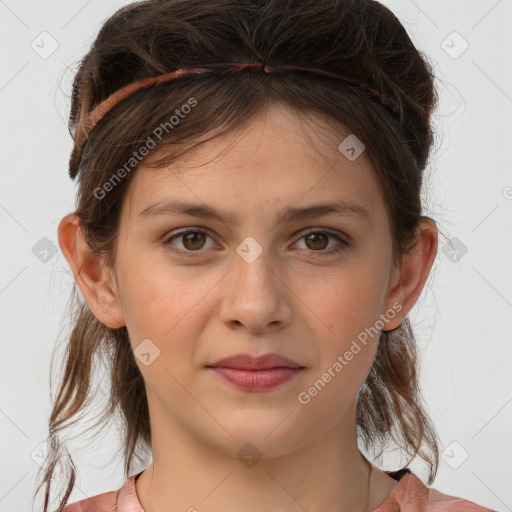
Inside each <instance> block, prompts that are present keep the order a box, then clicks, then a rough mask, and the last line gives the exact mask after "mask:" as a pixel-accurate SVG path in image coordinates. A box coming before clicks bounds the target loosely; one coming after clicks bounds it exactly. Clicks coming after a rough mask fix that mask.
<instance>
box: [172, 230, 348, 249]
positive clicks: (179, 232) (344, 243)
mask: <svg viewBox="0 0 512 512" xmlns="http://www.w3.org/2000/svg"><path fill="white" fill-rule="evenodd" d="M195 232H200V233H204V234H206V235H208V236H209V237H210V238H211V239H212V240H215V237H214V236H213V234H212V233H211V231H210V230H209V229H208V228H203V227H199V226H187V227H184V228H176V229H175V230H172V231H171V232H170V233H168V234H167V235H165V237H164V242H163V243H164V245H166V246H168V245H172V244H171V242H170V241H171V240H172V239H173V238H176V237H179V235H182V234H187V233H195ZM310 233H326V234H328V235H329V236H331V237H333V238H336V239H337V240H338V241H339V242H340V243H341V244H342V246H343V247H342V248H340V249H332V248H331V249H330V250H327V251H322V250H320V251H312V250H310V251H309V252H311V253H315V252H316V253H318V255H321V254H325V255H329V254H331V255H332V254H336V252H340V251H342V250H343V248H346V247H348V246H349V245H350V240H351V237H349V236H348V235H345V234H344V233H342V232H340V231H337V230H334V229H331V228H324V227H321V226H318V227H311V228H305V229H301V230H299V231H297V232H296V233H295V234H294V235H293V237H294V238H296V237H297V236H298V238H297V240H296V241H295V242H294V244H295V243H297V242H298V241H300V240H301V239H302V238H304V237H305V236H307V235H309V234H310ZM299 235H300V236H299ZM169 250H170V251H171V252H175V253H179V254H183V255H186V256H192V255H194V254H195V253H197V254H200V253H201V252H204V251H202V250H201V249H199V250H197V251H183V250H182V249H169ZM299 250H306V249H299Z"/></svg>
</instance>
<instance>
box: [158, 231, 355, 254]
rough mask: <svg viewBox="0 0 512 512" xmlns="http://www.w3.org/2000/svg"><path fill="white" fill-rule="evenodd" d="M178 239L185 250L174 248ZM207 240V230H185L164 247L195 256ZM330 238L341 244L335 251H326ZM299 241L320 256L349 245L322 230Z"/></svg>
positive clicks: (334, 234) (165, 243) (306, 234)
mask: <svg viewBox="0 0 512 512" xmlns="http://www.w3.org/2000/svg"><path fill="white" fill-rule="evenodd" d="M176 238H177V239H178V240H179V241H180V243H181V244H182V247H183V248H178V249H176V248H174V247H175V246H174V243H173V240H174V239H176ZM207 238H210V239H212V237H211V236H210V235H209V234H208V232H207V231H206V230H205V229H202V228H184V229H181V230H180V231H178V232H177V233H174V234H173V235H172V236H170V237H168V238H166V240H165V241H164V245H165V246H166V248H167V249H168V250H169V251H171V252H174V253H178V254H181V255H184V256H193V253H194V252H201V251H200V250H201V249H203V248H205V240H206V239H207ZM329 238H331V239H335V240H337V241H338V242H340V243H339V244H338V247H336V246H335V248H334V249H330V250H328V251H326V250H324V249H325V248H326V247H327V246H328V245H329V244H328V243H327V240H328V239H329ZM299 240H305V243H306V246H307V247H306V250H310V252H317V253H321V254H319V255H318V256H324V255H332V254H336V253H339V252H342V251H343V250H345V249H346V248H347V247H348V245H349V244H348V242H346V241H345V240H344V239H343V238H341V237H340V236H339V235H338V234H336V233H334V232H332V231H331V230H328V229H320V228H315V229H310V230H308V231H307V232H306V233H305V234H303V235H302V236H301V238H300V239H299ZM296 243H297V242H296Z"/></svg>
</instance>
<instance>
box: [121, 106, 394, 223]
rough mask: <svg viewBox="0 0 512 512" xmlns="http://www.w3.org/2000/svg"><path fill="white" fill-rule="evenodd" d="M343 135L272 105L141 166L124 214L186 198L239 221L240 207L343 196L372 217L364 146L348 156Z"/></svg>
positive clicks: (378, 212)
mask: <svg viewBox="0 0 512 512" xmlns="http://www.w3.org/2000/svg"><path fill="white" fill-rule="evenodd" d="M348 135H350V133H349V132H348V131H347V130H346V129H344V128H343V127H337V126H333V125H332V124H331V123H329V124H328V123H327V122H326V121H325V120H324V119H322V118H320V117H317V116H314V117H307V118H301V117H299V116H298V115H297V114H296V113H295V112H293V111H292V110H290V109H288V108H286V107H284V106H282V105H273V106H271V107H270V108H269V109H268V110H267V111H265V112H264V113H261V114H259V115H257V116H255V117H253V118H252V119H251V120H250V121H248V123H246V124H245V125H244V126H243V127H242V128H240V129H239V130H236V131H235V132H231V133H229V134H227V135H223V136H221V137H218V138H216V139H213V140H211V141H208V142H206V143H204V144H202V145H200V146H199V147H197V148H195V149H193V150H191V151H189V152H188V153H186V154H185V155H183V156H181V157H179V158H178V159H177V160H176V161H174V162H173V163H172V164H170V165H169V166H167V167H163V168H159V169H154V168H151V167H147V166H144V165H141V166H139V168H138V169H137V170H136V171H135V172H134V174H135V175H134V176H133V179H132V182H131V183H130V187H129V189H128V192H127V197H126V198H125V201H124V203H125V204H124V205H123V215H124V216H125V217H129V218H131V219H132V221H131V222H135V221H136V218H137V217H139V214H140V213H141V212H142V211H143V210H145V209H147V208H148V207H150V206H151V205H155V204H156V203H162V202H173V201H178V202H179V201H183V202H187V203H191V202H193V203H202V204H203V205H205V206H210V207H212V208H216V209H217V208H218V209H222V210H223V211H229V212H230V219H231V221H236V220H241V219H242V218H243V217H244V211H245V215H255V214H257V215H263V214H264V212H265V210H264V209H265V207H266V206H269V207H271V208H272V209H273V211H275V210H276V208H277V209H281V208H285V207H300V206H301V205H306V204H311V203H318V202H320V201H322V202H334V201H344V202H345V203H349V204H351V205H356V206H360V207H361V208H364V209H365V210H366V211H367V212H368V213H369V218H370V220H372V219H374V218H377V219H378V218H379V217H382V214H384V203H383V200H382V195H381V191H380V186H379V183H378V180H377V177H376V175H375V172H374V170H373V169H372V168H371V166H370V164H369V162H368V160H367V159H366V157H365V155H364V152H363V153H362V154H361V155H360V156H359V157H358V158H356V159H355V160H353V161H351V160H349V159H348V158H347V157H346V156H345V154H344V153H342V152H341V151H340V150H339V145H340V143H342V141H343V140H344V139H345V138H346V137H347V136H348ZM160 149H163V148H160ZM162 153H163V152H162ZM156 156H160V155H159V154H158V153H156V152H155V153H154V154H153V155H150V158H151V159H152V160H154V159H155V157H156ZM143 164H144V162H143Z"/></svg>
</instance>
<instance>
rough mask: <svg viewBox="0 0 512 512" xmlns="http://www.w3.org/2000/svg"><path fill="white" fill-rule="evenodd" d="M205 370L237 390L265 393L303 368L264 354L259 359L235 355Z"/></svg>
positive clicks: (276, 356)
mask: <svg viewBox="0 0 512 512" xmlns="http://www.w3.org/2000/svg"><path fill="white" fill-rule="evenodd" d="M207 368H211V369H212V370H214V371H215V372H216V373H217V374H218V375H219V376H221V377H223V378H224V379H226V380H227V381H229V382H231V383H232V384H234V385H235V386H237V387H239V388H242V389H245V390H249V391H265V390H267V389H271V388H274V387H276V386H279V385H280V384H283V383H285V382H286V381H288V380H290V379H291V378H292V377H294V376H295V375H297V373H299V370H301V369H302V368H303V367H302V366H300V365H299V364H298V363H296V362H295V361H292V360H291V359H288V358H286V357H283V356H280V355H278V354H264V355H262V356H259V357H253V356H251V355H250V354H237V355H235V356H231V357H227V358H225V359H221V360H220V361H217V362H216V363H214V364H212V365H208V366H207Z"/></svg>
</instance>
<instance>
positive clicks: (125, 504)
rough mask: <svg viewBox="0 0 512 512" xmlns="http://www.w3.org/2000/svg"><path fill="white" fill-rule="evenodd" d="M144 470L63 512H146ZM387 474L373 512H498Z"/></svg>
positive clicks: (407, 476) (411, 477) (410, 476)
mask: <svg viewBox="0 0 512 512" xmlns="http://www.w3.org/2000/svg"><path fill="white" fill-rule="evenodd" d="M141 473H142V471H141V472H140V473H137V474H135V475H133V476H131V477H130V478H128V480H126V482H125V484H124V485H123V487H121V489H119V490H118V491H109V492H105V493H103V494H98V495H96V496H92V497H90V498H85V499H83V500H81V501H77V502H75V503H71V504H68V505H66V506H65V507H64V511H63V512H145V511H144V509H143V508H142V506H141V504H140V502H139V499H138V498H137V493H136V491H135V480H136V479H137V477H138V476H139V475H140V474H141ZM386 473H387V474H388V475H389V476H390V477H391V478H394V479H395V480H398V483H397V485H396V486H395V487H394V489H393V490H392V491H391V493H390V494H389V495H388V496H387V498H386V499H385V500H384V501H383V502H382V503H381V504H380V505H379V506H378V507H377V508H376V509H374V510H373V511H372V512H496V511H494V510H492V509H490V508H485V507H481V506H480V505H477V504H476V503H473V502H471V501H467V500H463V499H461V498H455V497H454V496H447V495H446V494H442V493H441V492H439V491H436V490H435V489H430V488H428V487H426V486H425V484H424V483H423V482H422V481H421V480H420V479H419V478H418V477H417V476H416V475H415V474H414V473H412V472H411V470H410V469H409V468H404V469H401V470H399V471H394V472H390V471H386Z"/></svg>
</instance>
